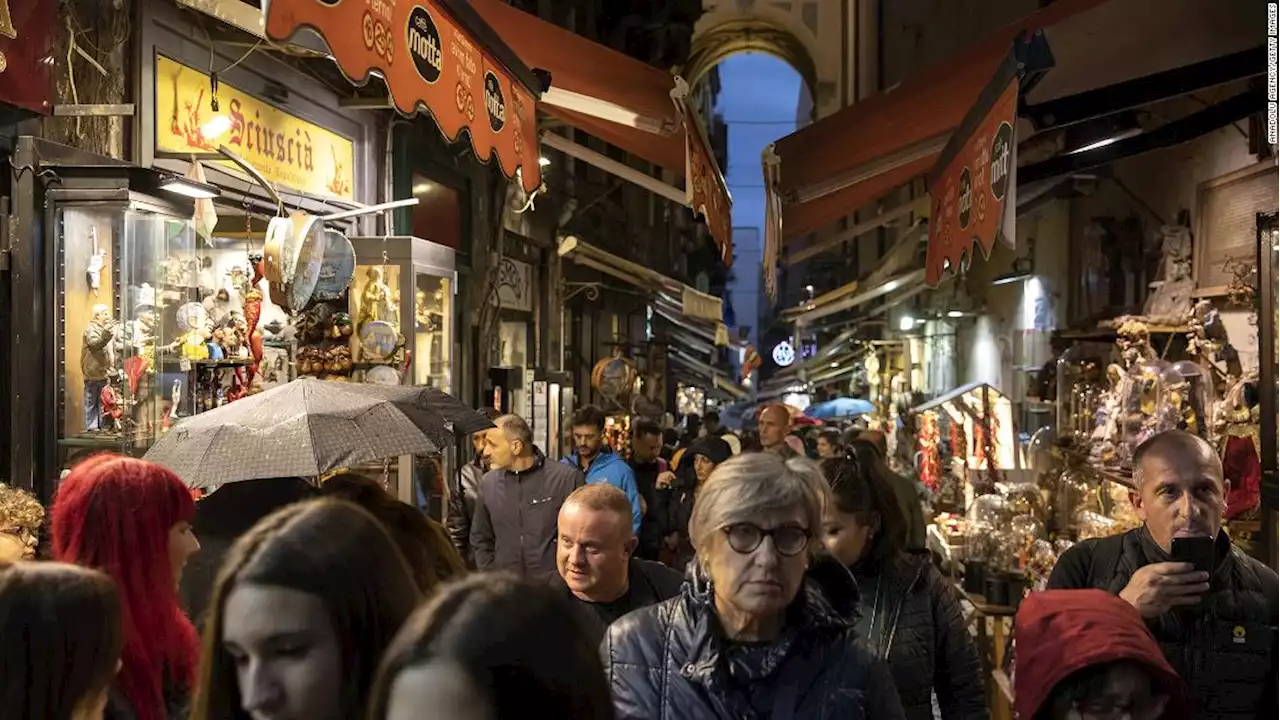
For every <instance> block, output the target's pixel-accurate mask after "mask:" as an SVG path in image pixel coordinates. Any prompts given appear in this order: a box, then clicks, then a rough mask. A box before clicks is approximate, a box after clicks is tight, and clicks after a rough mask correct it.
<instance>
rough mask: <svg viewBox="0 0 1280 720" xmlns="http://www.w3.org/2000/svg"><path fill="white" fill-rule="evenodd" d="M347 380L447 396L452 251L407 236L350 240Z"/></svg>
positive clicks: (450, 383)
mask: <svg viewBox="0 0 1280 720" xmlns="http://www.w3.org/2000/svg"><path fill="white" fill-rule="evenodd" d="M351 243H352V245H353V246H354V247H355V252H356V272H355V281H354V282H353V283H352V286H351V293H350V308H349V309H350V315H351V318H352V324H353V326H354V333H353V339H352V342H351V352H352V357H353V359H354V361H355V362H354V367H355V369H356V372H355V375H354V377H355V379H356V380H359V381H363V382H374V383H387V384H413V385H425V386H429V387H436V388H439V389H441V390H444V391H445V392H451V391H452V390H453V312H454V304H453V301H454V292H455V290H456V288H455V282H454V278H455V276H454V251H453V250H452V249H451V248H448V247H445V246H443V245H438V244H436V243H433V242H430V241H428V240H423V239H422V238H417V237H409V236H389V237H353V238H351Z"/></svg>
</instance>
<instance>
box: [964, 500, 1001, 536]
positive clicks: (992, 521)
mask: <svg viewBox="0 0 1280 720" xmlns="http://www.w3.org/2000/svg"><path fill="white" fill-rule="evenodd" d="M1012 517H1013V510H1012V508H1011V506H1010V504H1009V501H1008V500H1006V499H1005V498H1004V497H1003V496H1001V495H994V494H992V495H979V496H978V497H976V498H974V499H973V504H972V505H970V506H969V513H968V517H967V518H966V520H967V521H968V523H969V525H984V526H986V527H990V528H1002V527H1005V526H1007V525H1008V523H1009V519H1010V518H1012Z"/></svg>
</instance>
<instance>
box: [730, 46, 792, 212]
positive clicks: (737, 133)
mask: <svg viewBox="0 0 1280 720" xmlns="http://www.w3.org/2000/svg"><path fill="white" fill-rule="evenodd" d="M799 98H800V76H799V75H798V74H796V71H795V70H793V69H792V68H791V66H790V65H788V64H786V63H785V62H783V61H782V60H779V59H777V58H775V57H773V56H770V55H760V54H755V53H750V54H743V55H734V56H732V57H730V58H728V59H727V60H725V61H724V62H722V63H720V98H719V101H718V106H719V107H718V109H719V111H720V114H721V115H723V116H724V119H725V120H726V121H728V123H729V167H728V168H725V179H726V181H727V182H728V184H729V192H730V193H731V194H732V195H733V224H734V226H735V227H744V226H755V227H762V226H763V225H764V187H763V186H764V180H763V178H762V176H761V174H760V152H761V151H762V150H764V148H765V146H767V145H768V144H769V143H771V142H773V141H774V140H777V139H778V138H780V137H782V136H783V135H788V134H790V133H791V132H792V131H794V130H795V117H796V104H797V102H798V101H799ZM743 120H747V121H751V123H760V124H746V123H743V122H739V121H743ZM777 121H781V122H780V123H779V122H777Z"/></svg>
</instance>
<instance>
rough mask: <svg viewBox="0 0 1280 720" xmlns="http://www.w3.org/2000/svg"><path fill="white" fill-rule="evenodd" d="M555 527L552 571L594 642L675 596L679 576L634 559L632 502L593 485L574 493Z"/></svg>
mask: <svg viewBox="0 0 1280 720" xmlns="http://www.w3.org/2000/svg"><path fill="white" fill-rule="evenodd" d="M556 525H557V531H556V532H557V534H556V569H557V570H558V571H559V573H560V578H561V579H562V580H563V581H564V585H565V588H566V590H567V593H568V595H569V597H570V598H571V599H573V600H575V601H576V604H577V605H578V606H579V607H580V608H582V609H583V610H584V613H583V614H584V618H585V620H586V623H585V624H586V625H587V626H588V627H589V628H590V629H591V631H592V634H593V638H592V639H593V641H594V642H596V643H599V642H600V641H601V640H603V639H604V633H605V630H606V629H608V627H609V625H610V624H611V623H613V621H614V620H617V619H618V618H620V617H622V616H623V615H626V614H627V613H629V612H631V611H632V610H637V609H639V608H642V607H646V606H648V605H654V604H656V603H660V602H662V601H663V600H666V599H668V598H672V597H675V596H676V595H677V594H679V592H680V585H681V583H682V582H683V578H682V577H681V575H680V573H678V572H676V571H675V570H672V569H671V568H669V567H667V566H666V565H662V564H661V563H656V562H650V561H648V560H641V559H640V558H637V557H636V556H635V551H636V545H637V544H638V541H637V540H636V536H635V532H634V531H633V530H632V525H631V501H630V500H629V499H627V496H626V494H625V493H623V492H622V491H621V490H619V489H618V488H616V487H614V486H612V485H609V484H607V483H597V484H595V485H587V486H585V487H580V488H578V489H577V490H574V491H573V492H572V493H570V494H569V497H568V498H566V499H565V501H564V504H563V505H561V506H560V516H559V519H558V522H557V523H556Z"/></svg>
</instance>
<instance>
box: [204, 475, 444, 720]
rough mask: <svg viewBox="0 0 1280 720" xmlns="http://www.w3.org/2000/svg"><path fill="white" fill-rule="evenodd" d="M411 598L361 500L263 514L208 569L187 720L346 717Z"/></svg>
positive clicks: (389, 545) (390, 548)
mask: <svg viewBox="0 0 1280 720" xmlns="http://www.w3.org/2000/svg"><path fill="white" fill-rule="evenodd" d="M420 598H421V593H419V591H418V587H417V585H416V584H415V583H414V580H413V577H412V576H411V575H410V572H409V567H408V565H406V563H405V561H404V558H403V557H402V556H401V554H400V551H399V550H398V549H397V548H396V545H395V543H394V542H392V540H391V538H390V537H389V536H388V535H387V532H386V530H384V529H383V527H382V525H381V524H380V523H379V522H378V521H377V520H376V519H375V518H374V517H373V516H372V515H370V514H369V513H368V512H366V511H365V510H363V509H361V508H360V507H358V506H356V505H354V504H352V503H349V502H345V501H342V500H331V499H324V500H313V501H309V502H302V503H297V504H295V505H290V506H288V507H286V508H284V509H282V510H279V511H277V512H275V513H273V514H271V515H269V516H267V517H266V518H264V519H263V520H262V521H260V522H259V523H258V524H257V525H255V526H254V527H253V529H252V530H250V531H249V532H248V533H247V534H245V535H243V536H241V537H240V539H238V540H237V541H236V543H235V545H233V546H232V548H231V551H230V552H229V553H228V554H227V558H226V560H225V561H224V563H223V565H222V569H221V571H220V572H219V573H218V580H217V583H216V584H215V586H214V591H213V600H212V603H211V605H210V612H209V618H208V621H207V622H206V625H205V635H204V658H203V662H202V664H201V673H200V685H199V686H200V690H199V694H198V695H197V696H196V701H195V705H194V708H193V709H192V715H191V717H192V720H248V718H250V717H253V718H272V720H355V719H356V718H358V717H360V715H361V713H362V711H363V708H364V704H365V699H366V696H367V694H368V692H369V687H370V686H371V685H372V684H373V675H374V670H375V668H376V667H377V663H378V659H379V657H381V655H382V652H383V650H384V649H385V648H386V647H387V645H388V644H389V643H390V642H391V639H392V637H394V636H395V633H396V631H398V630H399V629H400V625H401V624H403V623H404V620H405V618H407V617H409V614H410V613H411V612H413V608H414V606H415V605H417V603H418V601H419V599H420Z"/></svg>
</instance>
